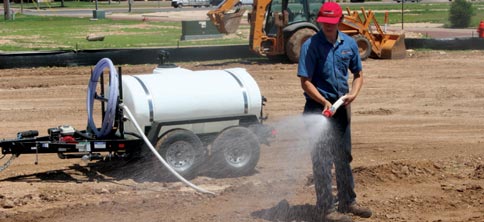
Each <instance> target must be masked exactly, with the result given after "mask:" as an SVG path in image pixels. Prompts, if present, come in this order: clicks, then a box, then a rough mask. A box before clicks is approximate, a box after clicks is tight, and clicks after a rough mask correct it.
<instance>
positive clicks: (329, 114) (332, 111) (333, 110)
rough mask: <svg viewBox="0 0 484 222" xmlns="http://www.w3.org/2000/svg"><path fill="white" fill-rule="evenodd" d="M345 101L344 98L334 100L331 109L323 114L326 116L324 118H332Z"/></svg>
mask: <svg viewBox="0 0 484 222" xmlns="http://www.w3.org/2000/svg"><path fill="white" fill-rule="evenodd" d="M345 99H346V96H342V97H340V98H339V99H338V100H336V102H335V103H334V104H333V105H332V106H331V108H329V109H327V110H325V111H324V112H323V115H324V116H326V117H328V118H329V117H332V116H333V115H334V114H335V113H336V111H337V110H338V108H339V107H340V106H341V105H343V104H344V102H345Z"/></svg>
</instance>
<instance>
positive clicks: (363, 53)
mask: <svg viewBox="0 0 484 222" xmlns="http://www.w3.org/2000/svg"><path fill="white" fill-rule="evenodd" d="M353 39H355V41H356V44H357V45H358V51H359V52H360V58H361V60H365V59H367V58H368V57H369V56H370V54H371V43H370V41H369V40H368V39H367V38H366V37H364V36H362V35H355V36H353Z"/></svg>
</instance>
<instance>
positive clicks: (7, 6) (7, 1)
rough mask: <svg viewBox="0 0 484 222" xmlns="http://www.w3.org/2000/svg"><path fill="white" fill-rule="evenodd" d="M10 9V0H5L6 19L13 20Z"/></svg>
mask: <svg viewBox="0 0 484 222" xmlns="http://www.w3.org/2000/svg"><path fill="white" fill-rule="evenodd" d="M11 13H12V12H11V11H10V0H3V14H4V18H5V21H6V20H12V15H11Z"/></svg>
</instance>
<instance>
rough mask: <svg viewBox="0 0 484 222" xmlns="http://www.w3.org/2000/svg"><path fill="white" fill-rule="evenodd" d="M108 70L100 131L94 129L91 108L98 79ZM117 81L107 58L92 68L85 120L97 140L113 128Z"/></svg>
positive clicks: (116, 100)
mask: <svg viewBox="0 0 484 222" xmlns="http://www.w3.org/2000/svg"><path fill="white" fill-rule="evenodd" d="M105 68H109V92H108V97H107V106H106V110H103V111H104V114H105V115H104V119H103V122H102V126H101V128H100V129H98V128H97V127H96V123H94V119H93V108H94V99H95V96H96V87H97V84H98V82H99V77H100V76H101V74H103V72H104V69H105ZM118 89H119V80H118V72H117V71H116V68H115V67H114V65H113V62H112V61H111V60H110V59H108V58H103V59H101V60H99V62H98V63H97V64H96V66H95V67H94V70H93V72H92V74H91V78H90V79H89V84H88V87H87V100H86V106H87V118H88V126H87V127H88V129H90V130H91V131H92V132H94V134H95V135H96V137H97V138H102V137H105V136H107V135H109V133H111V131H112V129H113V127H114V119H115V115H116V109H117V103H118V97H119V90H118Z"/></svg>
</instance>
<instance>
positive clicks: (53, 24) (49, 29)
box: [0, 1, 484, 51]
mask: <svg viewBox="0 0 484 222" xmlns="http://www.w3.org/2000/svg"><path fill="white" fill-rule="evenodd" d="M167 4H169V1H160V2H153V1H151V2H144V1H135V2H134V4H133V7H134V8H136V7H138V8H150V7H151V8H153V7H160V5H162V6H164V7H166V6H167ZM45 5H46V4H41V6H44V7H46V6H45ZM49 6H50V7H59V6H60V2H54V3H50V5H49ZM65 6H66V7H67V8H92V9H94V3H93V2H82V1H66V2H65ZM99 6H100V8H113V7H124V8H126V9H127V3H126V2H121V3H118V2H116V1H112V3H111V4H107V1H103V2H101V3H100V4H99ZM342 6H343V8H346V7H349V8H350V10H352V11H353V10H358V11H359V10H360V8H361V7H362V6H364V7H365V9H366V10H367V11H368V10H372V11H374V12H375V15H376V18H377V21H378V22H379V23H380V25H383V21H384V12H386V11H388V12H389V23H390V24H394V23H401V22H402V20H401V9H402V5H401V4H398V3H393V4H364V5H362V4H355V3H351V4H350V3H346V4H343V5H342ZM473 6H474V8H476V15H474V16H473V17H472V22H471V28H474V27H475V28H477V26H478V25H479V22H480V20H481V19H482V18H484V10H483V8H484V2H473ZM12 7H14V8H15V9H16V11H19V8H18V7H20V6H19V4H13V5H12ZM28 7H30V8H32V7H34V8H35V7H36V5H34V4H24V8H28ZM449 7H450V4H448V3H434V4H425V3H418V4H417V3H405V4H404V10H405V13H404V23H421V22H430V23H440V24H448V23H449V22H448V9H449ZM207 10H208V9H207ZM360 14H361V11H360ZM240 29H243V30H245V31H247V30H248V29H249V27H248V26H241V27H240ZM181 32H182V29H181V22H154V21H145V22H143V21H128V20H127V21H120V20H111V19H100V20H97V21H91V20H90V18H71V17H55V16H51V17H44V16H28V15H22V14H16V15H15V20H8V21H5V20H3V16H2V17H1V19H0V50H1V51H32V50H34V51H35V50H82V49H102V48H139V47H173V46H181V47H183V46H193V45H220V44H247V43H248V37H246V36H245V37H244V36H235V35H233V36H232V37H231V38H222V39H221V38H217V39H206V40H189V41H188V40H187V41H180V38H181V35H182V33H181ZM88 34H97V35H104V36H105V39H104V41H87V40H86V36H87V35H88Z"/></svg>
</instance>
